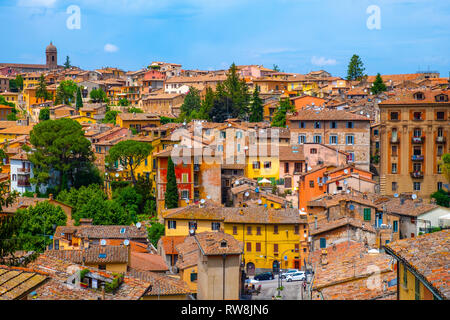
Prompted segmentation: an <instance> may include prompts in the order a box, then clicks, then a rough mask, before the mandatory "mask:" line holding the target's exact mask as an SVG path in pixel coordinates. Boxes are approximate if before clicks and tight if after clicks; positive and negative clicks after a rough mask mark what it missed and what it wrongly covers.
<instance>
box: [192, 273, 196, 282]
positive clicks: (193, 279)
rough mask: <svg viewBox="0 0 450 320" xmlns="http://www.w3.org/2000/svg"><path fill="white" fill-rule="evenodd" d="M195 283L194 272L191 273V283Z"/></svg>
mask: <svg viewBox="0 0 450 320" xmlns="http://www.w3.org/2000/svg"><path fill="white" fill-rule="evenodd" d="M195 281H197V273H196V272H192V273H191V282H195Z"/></svg>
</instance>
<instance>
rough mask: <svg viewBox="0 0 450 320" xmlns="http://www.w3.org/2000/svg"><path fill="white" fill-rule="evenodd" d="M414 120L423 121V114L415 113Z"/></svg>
mask: <svg viewBox="0 0 450 320" xmlns="http://www.w3.org/2000/svg"><path fill="white" fill-rule="evenodd" d="M413 119H414V120H422V112H414V113H413Z"/></svg>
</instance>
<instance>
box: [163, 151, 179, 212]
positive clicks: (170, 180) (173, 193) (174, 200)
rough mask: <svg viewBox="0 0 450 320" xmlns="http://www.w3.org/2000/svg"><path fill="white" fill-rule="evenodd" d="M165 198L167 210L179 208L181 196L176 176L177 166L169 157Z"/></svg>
mask: <svg viewBox="0 0 450 320" xmlns="http://www.w3.org/2000/svg"><path fill="white" fill-rule="evenodd" d="M164 198H165V203H166V208H167V209H173V208H178V199H179V195H178V186H177V178H176V176H175V165H174V163H173V161H172V158H171V157H169V161H168V163H167V184H166V192H165V194H164Z"/></svg>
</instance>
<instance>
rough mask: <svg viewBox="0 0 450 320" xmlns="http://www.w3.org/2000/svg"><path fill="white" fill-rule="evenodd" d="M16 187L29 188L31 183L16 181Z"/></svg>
mask: <svg viewBox="0 0 450 320" xmlns="http://www.w3.org/2000/svg"><path fill="white" fill-rule="evenodd" d="M17 186H18V187H30V186H31V183H30V181H29V180H28V179H18V180H17Z"/></svg>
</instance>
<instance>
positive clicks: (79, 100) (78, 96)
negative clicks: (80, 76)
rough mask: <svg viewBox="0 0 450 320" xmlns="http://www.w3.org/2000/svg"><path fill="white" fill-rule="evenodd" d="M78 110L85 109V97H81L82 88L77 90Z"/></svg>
mask: <svg viewBox="0 0 450 320" xmlns="http://www.w3.org/2000/svg"><path fill="white" fill-rule="evenodd" d="M76 107H77V110H80V109H81V108H83V97H82V96H81V88H80V87H78V88H77V103H76Z"/></svg>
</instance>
